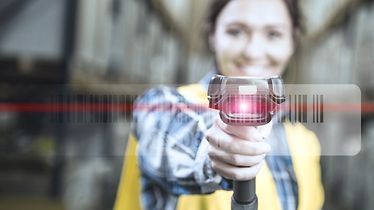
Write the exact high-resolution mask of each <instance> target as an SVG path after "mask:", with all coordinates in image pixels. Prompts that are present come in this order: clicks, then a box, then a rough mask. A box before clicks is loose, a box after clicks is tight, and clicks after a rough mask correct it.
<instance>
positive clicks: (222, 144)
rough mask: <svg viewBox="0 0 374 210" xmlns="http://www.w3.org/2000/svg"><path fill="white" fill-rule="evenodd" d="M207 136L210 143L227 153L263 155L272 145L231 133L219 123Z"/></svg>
mask: <svg viewBox="0 0 374 210" xmlns="http://www.w3.org/2000/svg"><path fill="white" fill-rule="evenodd" d="M206 138H207V140H208V142H209V144H210V145H212V146H214V147H216V148H218V149H220V150H223V151H225V152H227V153H233V154H239V155H250V156H256V155H262V154H265V153H267V152H269V151H270V145H269V144H268V143H267V142H264V141H248V140H244V139H241V138H237V137H235V136H232V135H229V134H227V133H226V132H224V131H223V130H222V129H220V128H219V127H218V126H217V125H213V127H212V128H210V129H209V130H208V132H207V133H206Z"/></svg>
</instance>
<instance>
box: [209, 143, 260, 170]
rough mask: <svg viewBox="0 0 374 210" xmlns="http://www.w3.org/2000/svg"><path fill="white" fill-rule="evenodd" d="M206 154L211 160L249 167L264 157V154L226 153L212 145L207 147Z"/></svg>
mask: <svg viewBox="0 0 374 210" xmlns="http://www.w3.org/2000/svg"><path fill="white" fill-rule="evenodd" d="M208 155H209V157H210V159H211V160H212V161H216V160H217V161H220V162H225V163H227V164H230V165H233V166H239V167H250V166H254V165H257V164H259V163H260V162H261V161H262V160H264V158H265V154H262V155H255V156H247V155H239V154H232V153H227V152H225V151H223V150H220V149H217V148H215V147H213V146H210V147H209V151H208Z"/></svg>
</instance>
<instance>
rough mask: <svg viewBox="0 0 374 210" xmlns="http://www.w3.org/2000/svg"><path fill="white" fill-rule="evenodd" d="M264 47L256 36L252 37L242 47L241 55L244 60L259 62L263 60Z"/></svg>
mask: <svg viewBox="0 0 374 210" xmlns="http://www.w3.org/2000/svg"><path fill="white" fill-rule="evenodd" d="M265 48H266V45H265V43H264V41H263V40H262V39H261V37H260V36H258V35H253V36H252V37H251V38H249V39H248V40H247V42H246V44H245V46H244V47H243V50H242V55H243V57H244V58H245V59H246V60H249V61H252V60H259V59H261V58H264V56H265V54H266V50H265Z"/></svg>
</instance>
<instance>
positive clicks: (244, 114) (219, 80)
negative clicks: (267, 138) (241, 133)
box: [208, 75, 286, 126]
mask: <svg viewBox="0 0 374 210" xmlns="http://www.w3.org/2000/svg"><path fill="white" fill-rule="evenodd" d="M208 100H209V108H213V109H216V110H219V111H220V112H219V113H220V117H221V119H222V121H223V122H225V123H226V124H229V125H237V126H259V125H265V124H267V123H269V122H270V121H271V119H272V116H273V115H274V113H275V111H276V110H277V108H278V107H279V105H280V104H281V103H283V102H284V101H285V100H286V97H285V95H284V87H283V80H282V79H281V78H280V77H278V76H272V77H265V78H259V77H225V76H222V75H215V76H214V77H212V79H211V81H210V84H209V88H208Z"/></svg>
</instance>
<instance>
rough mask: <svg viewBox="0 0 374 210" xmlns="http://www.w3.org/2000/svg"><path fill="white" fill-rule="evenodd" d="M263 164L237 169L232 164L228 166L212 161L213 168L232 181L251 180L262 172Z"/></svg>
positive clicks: (221, 162)
mask: <svg viewBox="0 0 374 210" xmlns="http://www.w3.org/2000/svg"><path fill="white" fill-rule="evenodd" d="M262 163H263V162H260V163H258V164H256V165H254V166H252V167H236V166H233V165H230V164H227V163H225V162H223V161H219V160H215V161H212V168H213V170H215V171H216V172H217V173H218V174H220V175H221V176H223V177H225V178H227V179H232V180H239V181H244V180H251V179H253V178H254V177H256V175H257V174H258V172H259V171H260V168H261V166H262Z"/></svg>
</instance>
